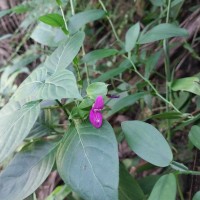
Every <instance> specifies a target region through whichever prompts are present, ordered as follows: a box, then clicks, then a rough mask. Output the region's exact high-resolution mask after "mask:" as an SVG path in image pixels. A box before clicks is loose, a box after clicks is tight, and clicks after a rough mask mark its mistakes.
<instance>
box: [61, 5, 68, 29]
mask: <svg viewBox="0 0 200 200" xmlns="http://www.w3.org/2000/svg"><path fill="white" fill-rule="evenodd" d="M60 10H61V14H62V18H63V20H64V23H65V28H66V30H67V31H68V26H67V22H66V19H65V15H64V11H63V9H62V6H60Z"/></svg>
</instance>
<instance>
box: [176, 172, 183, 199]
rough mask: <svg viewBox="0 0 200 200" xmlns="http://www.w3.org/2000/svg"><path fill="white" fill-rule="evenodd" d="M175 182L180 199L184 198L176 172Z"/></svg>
mask: <svg viewBox="0 0 200 200" xmlns="http://www.w3.org/2000/svg"><path fill="white" fill-rule="evenodd" d="M176 182H177V189H178V193H179V196H180V199H181V200H184V197H183V193H182V190H181V186H180V182H179V178H178V175H177V174H176Z"/></svg>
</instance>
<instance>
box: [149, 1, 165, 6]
mask: <svg viewBox="0 0 200 200" xmlns="http://www.w3.org/2000/svg"><path fill="white" fill-rule="evenodd" d="M150 1H151V3H152V4H153V5H154V6H163V5H164V4H165V1H163V0H150Z"/></svg>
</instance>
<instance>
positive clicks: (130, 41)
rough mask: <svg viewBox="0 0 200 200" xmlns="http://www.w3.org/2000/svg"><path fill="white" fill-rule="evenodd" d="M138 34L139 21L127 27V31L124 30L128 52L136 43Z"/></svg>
mask: <svg viewBox="0 0 200 200" xmlns="http://www.w3.org/2000/svg"><path fill="white" fill-rule="evenodd" d="M139 34H140V24H139V23H137V24H135V25H133V26H131V28H129V29H128V31H127V32H126V36H125V50H126V52H130V51H131V50H132V49H133V48H134V47H135V44H136V41H137V39H138V36H139Z"/></svg>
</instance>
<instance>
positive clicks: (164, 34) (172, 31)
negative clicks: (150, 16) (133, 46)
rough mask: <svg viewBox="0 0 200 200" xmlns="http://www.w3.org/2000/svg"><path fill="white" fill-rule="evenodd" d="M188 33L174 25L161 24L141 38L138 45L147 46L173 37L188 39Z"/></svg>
mask: <svg viewBox="0 0 200 200" xmlns="http://www.w3.org/2000/svg"><path fill="white" fill-rule="evenodd" d="M187 36H188V32H187V30H185V29H183V28H179V27H178V26H176V25H174V24H167V23H163V24H159V25H157V26H155V27H153V28H152V29H151V30H150V31H148V32H147V33H145V34H143V35H141V36H140V38H139V41H138V43H139V44H146V43H149V42H154V41H158V40H163V39H167V38H171V37H187Z"/></svg>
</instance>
